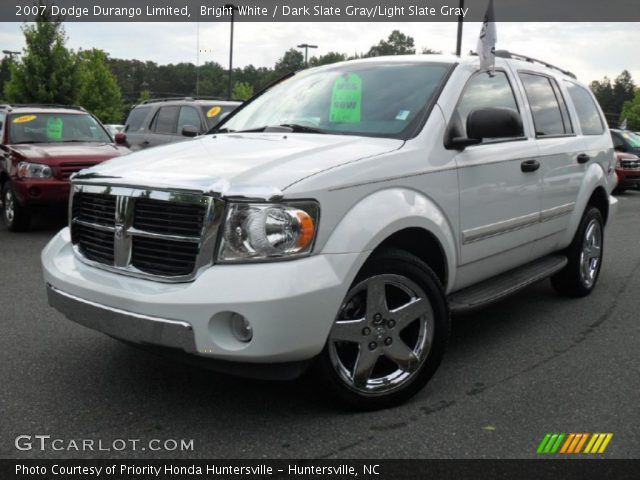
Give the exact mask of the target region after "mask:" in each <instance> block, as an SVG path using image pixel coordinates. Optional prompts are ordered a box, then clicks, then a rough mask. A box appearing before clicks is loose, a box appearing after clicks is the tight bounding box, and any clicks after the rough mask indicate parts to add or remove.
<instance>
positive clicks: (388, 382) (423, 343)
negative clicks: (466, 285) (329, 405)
mask: <svg viewBox="0 0 640 480" xmlns="http://www.w3.org/2000/svg"><path fill="white" fill-rule="evenodd" d="M449 328H450V327H449V312H448V309H447V304H446V300H445V296H444V292H443V289H442V287H441V285H440V282H439V280H438V278H437V277H436V275H435V274H434V273H433V272H432V271H431V269H430V268H429V267H428V266H427V265H426V264H425V263H424V262H422V261H421V260H420V259H419V258H417V257H415V256H413V255H411V254H409V253H406V252H404V251H401V250H387V251H385V252H383V253H382V254H379V255H376V256H375V257H373V258H371V259H370V260H369V261H368V262H367V264H366V265H365V266H364V267H363V269H362V271H361V273H360V274H359V275H358V278H356V280H355V282H354V284H353V285H352V287H351V289H350V290H349V292H348V293H347V295H346V297H345V299H344V302H343V303H342V305H341V307H340V310H339V311H338V314H337V316H336V320H335V323H334V325H333V328H332V329H331V333H330V335H329V339H328V341H327V344H326V346H325V349H324V351H323V352H322V355H321V357H320V359H319V362H318V366H319V370H320V372H319V373H320V376H321V378H322V380H323V383H324V384H325V385H326V386H327V387H328V388H329V390H330V391H331V392H333V394H334V395H335V396H336V397H337V398H338V399H339V400H341V401H342V402H343V403H346V404H347V405H349V406H351V407H356V408H358V409H363V410H372V409H379V408H386V407H389V406H392V405H395V404H398V403H401V402H403V401H404V400H406V399H408V398H409V397H411V396H412V395H414V394H415V393H417V392H418V391H419V390H420V389H421V388H422V387H423V386H424V385H425V384H426V383H427V382H428V381H429V379H430V378H431V377H432V376H433V374H434V373H435V371H436V369H437V368H438V366H439V364H440V361H441V359H442V355H443V353H444V350H445V345H446V341H447V338H448V335H449Z"/></svg>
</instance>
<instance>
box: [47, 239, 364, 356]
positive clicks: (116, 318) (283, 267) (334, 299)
mask: <svg viewBox="0 0 640 480" xmlns="http://www.w3.org/2000/svg"><path fill="white" fill-rule="evenodd" d="M367 256H368V252H364V253H353V254H335V255H314V256H311V257H308V258H304V259H297V260H293V261H283V262H273V263H259V264H258V263H256V264H243V265H215V266H213V267H211V268H209V269H208V270H205V271H204V272H203V273H202V274H201V275H200V276H199V277H198V278H196V279H195V280H194V281H192V282H189V283H178V284H167V283H160V282H154V281H151V280H145V279H139V278H133V277H128V276H125V275H121V274H117V273H111V272H107V271H104V270H101V269H97V268H93V267H90V266H88V265H86V264H84V263H82V262H81V261H80V260H78V259H77V258H76V257H75V256H74V254H73V251H72V248H71V243H70V234H69V230H68V229H67V228H65V229H64V230H62V231H61V232H60V233H58V235H56V236H55V237H54V238H53V239H52V240H51V241H50V242H49V244H48V245H47V246H46V247H45V249H44V250H43V252H42V265H43V273H44V279H45V282H46V284H47V285H48V291H49V299H50V303H51V305H52V306H53V307H55V308H56V309H58V310H60V311H61V312H62V313H64V314H65V315H66V316H67V317H69V318H70V319H71V320H73V321H76V322H78V323H80V324H82V325H85V326H88V327H90V328H93V329H95V330H98V331H101V332H104V333H106V334H109V335H112V336H114V337H117V338H120V339H123V340H127V341H131V342H135V343H140V344H147V345H157V346H166V347H171V348H178V349H181V350H183V351H185V352H188V353H192V354H195V355H198V356H202V357H208V358H214V359H219V360H227V361H233V362H249V363H275V362H296V361H303V360H307V359H310V358H312V357H314V356H315V355H317V354H318V353H320V351H321V350H322V348H323V347H324V344H325V341H326V339H327V336H328V334H329V330H330V329H331V325H332V324H333V321H334V317H335V314H336V312H337V311H338V309H339V306H340V303H341V302H342V300H343V298H344V296H345V295H346V292H347V290H348V288H349V286H350V285H351V283H352V281H353V279H354V278H355V275H356V273H357V271H358V270H359V269H360V267H361V266H362V264H363V263H364V261H365V259H366V257H367ZM234 313H235V314H239V315H242V316H244V317H245V318H247V319H248V320H249V322H251V325H252V328H253V339H252V340H251V341H250V342H248V343H242V342H240V341H238V340H236V339H235V337H234V336H233V335H232V333H231V329H230V318H231V315H232V314H234Z"/></svg>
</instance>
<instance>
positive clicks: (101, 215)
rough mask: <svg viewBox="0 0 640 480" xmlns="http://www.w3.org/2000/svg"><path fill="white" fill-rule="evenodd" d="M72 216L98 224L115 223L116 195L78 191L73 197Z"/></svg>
mask: <svg viewBox="0 0 640 480" xmlns="http://www.w3.org/2000/svg"><path fill="white" fill-rule="evenodd" d="M73 218H75V219H78V220H80V221H82V222H87V223H94V224H98V225H115V223H116V197H114V196H113V195H100V194H95V193H79V194H77V195H76V196H75V197H74V199H73Z"/></svg>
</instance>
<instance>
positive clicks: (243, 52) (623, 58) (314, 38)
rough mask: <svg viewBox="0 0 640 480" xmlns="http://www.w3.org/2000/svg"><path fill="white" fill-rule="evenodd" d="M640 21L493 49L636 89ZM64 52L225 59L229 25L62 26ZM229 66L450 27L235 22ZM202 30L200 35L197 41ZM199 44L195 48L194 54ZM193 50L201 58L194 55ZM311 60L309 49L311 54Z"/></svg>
mask: <svg viewBox="0 0 640 480" xmlns="http://www.w3.org/2000/svg"><path fill="white" fill-rule="evenodd" d="M21 25H22V24H20V23H9V22H2V23H0V46H1V47H2V48H1V49H0V50H5V49H9V50H21V49H22V48H23V47H24V38H23V35H22V32H21V30H20V27H21ZM639 27H640V24H638V23H631V22H629V23H523V22H521V23H500V22H499V23H498V24H497V32H498V43H497V46H496V48H498V49H505V50H510V51H512V52H517V53H520V54H523V55H528V56H531V57H534V58H539V59H541V60H545V61H546V62H549V63H551V64H554V65H557V66H559V67H562V68H563V69H567V70H570V71H572V72H574V73H575V74H576V75H577V76H578V78H579V79H580V80H582V81H583V82H585V83H588V82H590V81H592V80H599V79H601V78H602V77H604V76H605V75H606V76H608V77H609V78H615V77H616V76H617V75H619V74H620V72H622V70H624V69H627V70H629V72H630V73H631V75H632V76H633V77H634V79H635V80H636V84H640V54H639V50H638V45H640V28H639ZM65 28H66V32H67V36H68V37H69V39H68V43H67V46H68V47H70V48H72V49H74V50H78V49H80V48H83V49H89V48H99V49H102V50H104V51H106V52H107V53H109V54H110V56H111V57H113V58H125V59H138V60H143V61H147V60H151V61H154V62H156V63H158V64H168V63H178V62H192V63H197V61H198V55H199V62H200V64H202V63H204V62H206V61H216V62H218V63H220V64H222V65H223V66H227V65H228V61H229V33H230V31H229V23H228V22H208V23H199V24H197V23H195V22H194V23H182V22H174V23H151V22H145V23H142V22H141V23H135V22H131V23H106V22H105V23H92V22H68V23H66V24H65ZM234 29H235V33H234V55H233V58H234V67H242V66H244V65H248V64H253V65H255V66H264V67H272V66H273V65H274V63H275V62H276V61H277V60H278V58H280V57H281V56H282V54H283V53H284V52H285V51H286V50H288V49H289V48H292V47H295V46H296V45H298V44H301V43H309V44H314V45H318V49H317V50H313V51H312V52H313V54H320V55H321V54H324V53H327V52H330V51H337V52H341V53H347V54H349V55H352V54H353V53H356V52H358V53H362V52H366V51H368V49H369V47H370V46H371V45H374V44H377V43H378V42H379V41H380V39H382V38H386V37H387V36H388V35H389V33H391V31H392V30H394V29H399V30H400V31H402V32H403V33H405V34H407V35H410V36H412V37H413V38H414V39H415V45H416V48H417V50H418V51H420V50H421V49H422V48H423V47H429V48H432V49H435V50H441V51H442V52H443V53H453V51H454V50H455V39H456V23H455V22H442V23H436V22H425V23H391V22H380V23H346V22H340V23H310V22H306V23H293V22H292V23H289V22H286V23H256V22H236V23H235V27H234ZM198 31H199V35H198ZM479 32H480V24H479V23H466V24H465V27H464V34H463V43H462V51H463V52H468V51H469V50H475V45H476V41H477V37H478V33H479ZM198 38H199V47H200V48H199V49H198ZM198 50H200V53H199V54H198ZM311 55H312V53H311V51H310V56H311Z"/></svg>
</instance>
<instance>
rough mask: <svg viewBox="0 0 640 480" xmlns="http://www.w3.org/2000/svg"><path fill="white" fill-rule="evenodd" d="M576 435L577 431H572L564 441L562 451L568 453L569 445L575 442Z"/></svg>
mask: <svg viewBox="0 0 640 480" xmlns="http://www.w3.org/2000/svg"><path fill="white" fill-rule="evenodd" d="M575 437H576V434H575V433H570V434H569V436H568V437H567V440H566V441H565V442H564V445H562V449H561V450H560V453H567V449H568V448H569V446H570V445H571V442H573V439H574V438H575Z"/></svg>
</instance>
